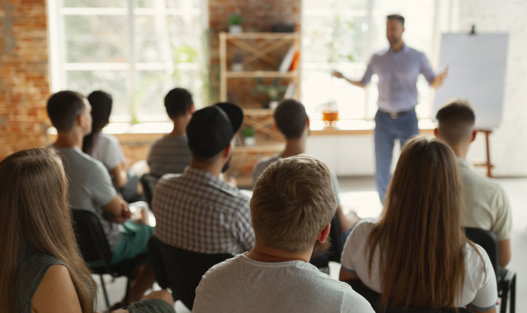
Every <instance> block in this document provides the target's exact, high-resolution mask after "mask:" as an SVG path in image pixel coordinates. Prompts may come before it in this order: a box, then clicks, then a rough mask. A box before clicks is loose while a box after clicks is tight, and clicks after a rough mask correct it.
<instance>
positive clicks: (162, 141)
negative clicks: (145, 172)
mask: <svg viewBox="0 0 527 313" xmlns="http://www.w3.org/2000/svg"><path fill="white" fill-rule="evenodd" d="M165 109H166V111H167V114H168V117H169V118H170V120H171V121H172V123H173V129H172V131H171V132H170V133H169V134H166V135H164V136H163V137H161V138H159V139H157V140H156V141H155V142H154V144H153V145H152V148H150V152H149V153H148V158H147V163H148V166H150V173H152V174H153V175H155V176H158V177H161V176H163V175H164V174H167V173H183V170H184V169H185V167H187V165H189V164H190V159H191V154H190V150H189V148H188V146H187V135H186V134H185V129H186V127H187V124H188V122H189V121H190V117H191V116H192V112H194V102H193V100H192V95H191V94H190V92H188V90H186V89H183V88H174V89H172V90H170V91H169V92H168V93H167V95H166V96H165Z"/></svg>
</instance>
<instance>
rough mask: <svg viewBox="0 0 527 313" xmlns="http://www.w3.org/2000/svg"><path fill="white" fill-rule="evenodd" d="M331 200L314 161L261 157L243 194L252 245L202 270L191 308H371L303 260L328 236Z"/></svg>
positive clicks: (323, 171)
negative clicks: (247, 197)
mask: <svg viewBox="0 0 527 313" xmlns="http://www.w3.org/2000/svg"><path fill="white" fill-rule="evenodd" d="M336 206H337V204H336V201H335V196H334V192H333V187H332V182H331V175H330V172H329V170H328V168H327V167H326V166H325V165H324V163H322V162H321V161H319V160H317V159H314V158H311V157H308V156H303V155H300V156H296V157H289V158H283V159H280V160H277V161H276V162H274V163H273V164H271V165H269V166H268V167H267V169H266V170H265V171H264V172H263V173H262V175H261V176H260V178H259V179H258V180H257V182H256V186H255V188H254V193H253V196H252V199H251V218H252V221H253V226H254V232H255V234H256V244H255V246H254V248H253V249H252V250H251V251H250V252H247V253H244V254H240V255H237V256H235V257H234V258H232V259H229V260H226V261H224V262H222V263H220V264H218V265H216V266H214V267H212V268H211V269H210V270H209V271H208V272H207V273H206V274H205V275H204V276H203V278H202V280H201V282H200V284H199V286H198V288H197V289H196V298H195V301H194V311H193V312H196V313H200V312H253V313H258V312H262V313H263V312H317V313H318V312H361V313H366V312H373V309H372V308H371V306H370V304H369V303H368V302H367V301H366V300H365V299H364V298H362V297H361V296H360V295H359V294H357V293H356V292H354V291H353V289H351V287H350V286H349V285H347V284H344V283H342V282H339V281H336V280H334V279H332V278H331V277H330V276H328V275H326V274H323V273H321V272H320V271H319V270H318V269H317V268H316V267H315V266H313V265H311V264H309V263H308V262H309V259H310V257H311V255H312V253H313V250H314V247H315V245H321V244H323V243H325V242H326V240H327V239H328V236H329V231H330V228H331V224H330V222H331V219H332V217H333V215H334V214H335V209H336ZM226 282H228V284H227V285H226Z"/></svg>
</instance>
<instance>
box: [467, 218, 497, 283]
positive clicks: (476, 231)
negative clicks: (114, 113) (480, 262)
mask: <svg viewBox="0 0 527 313" xmlns="http://www.w3.org/2000/svg"><path fill="white" fill-rule="evenodd" d="M465 235H466V236H467V238H468V239H470V240H472V241H473V242H475V243H477V244H478V245H480V246H481V247H482V248H483V249H485V251H486V252H487V254H488V255H489V259H490V262H491V263H492V267H494V272H496V273H498V238H497V237H496V235H495V234H494V233H493V232H490V231H488V230H483V229H480V228H473V227H465Z"/></svg>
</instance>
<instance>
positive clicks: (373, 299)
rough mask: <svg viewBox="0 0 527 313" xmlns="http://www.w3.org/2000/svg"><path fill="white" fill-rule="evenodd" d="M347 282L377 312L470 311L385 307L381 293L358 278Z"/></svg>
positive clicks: (441, 312)
mask: <svg viewBox="0 0 527 313" xmlns="http://www.w3.org/2000/svg"><path fill="white" fill-rule="evenodd" d="M347 283H348V284H349V285H350V286H351V288H353V290H355V291H356V292H357V293H358V294H360V295H361V296H363V297H364V298H365V299H366V300H368V302H369V303H370V304H371V306H372V308H373V310H374V311H375V312H377V313H458V312H459V313H470V311H469V310H467V309H465V308H457V309H456V308H441V309H437V310H434V309H424V308H418V307H411V306H409V307H405V306H403V305H398V306H390V307H387V308H385V307H384V306H382V305H381V295H380V294H379V293H378V292H376V291H373V290H371V289H370V288H368V287H367V286H366V285H364V284H363V283H362V282H361V281H360V280H358V279H356V280H351V281H347Z"/></svg>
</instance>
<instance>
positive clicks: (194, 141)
mask: <svg viewBox="0 0 527 313" xmlns="http://www.w3.org/2000/svg"><path fill="white" fill-rule="evenodd" d="M242 120H243V112H242V110H241V109H240V108H239V107H238V106H236V105H234V104H231V103H218V104H216V105H213V106H210V107H206V108H204V109H201V110H199V111H196V112H195V113H194V114H193V115H192V118H191V120H190V122H189V124H188V126H187V129H186V131H187V135H188V147H189V148H190V151H191V153H192V160H191V163H190V166H188V167H187V168H186V169H185V171H184V172H183V174H177V175H165V176H163V177H162V178H161V179H160V180H159V182H158V183H157V185H156V188H155V191H154V198H153V201H152V208H153V211H154V215H155V217H156V220H157V224H156V229H155V236H156V237H157V238H159V239H160V240H161V241H162V242H164V243H166V244H168V245H172V246H175V247H178V248H180V249H184V250H189V251H194V252H199V253H211V254H212V253H230V254H233V255H235V254H239V253H242V252H244V251H247V250H249V249H251V248H252V247H253V244H254V232H253V229H252V227H251V218H250V212H249V198H247V197H246V196H245V195H243V194H242V193H241V192H240V190H238V189H237V188H235V187H232V186H230V185H228V184H227V183H225V182H224V181H222V180H221V179H220V175H221V173H222V172H223V171H225V170H226V169H227V167H228V164H229V161H230V159H231V153H232V147H233V146H232V139H233V136H234V135H235V134H236V132H237V131H238V129H239V128H240V126H241V124H242Z"/></svg>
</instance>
